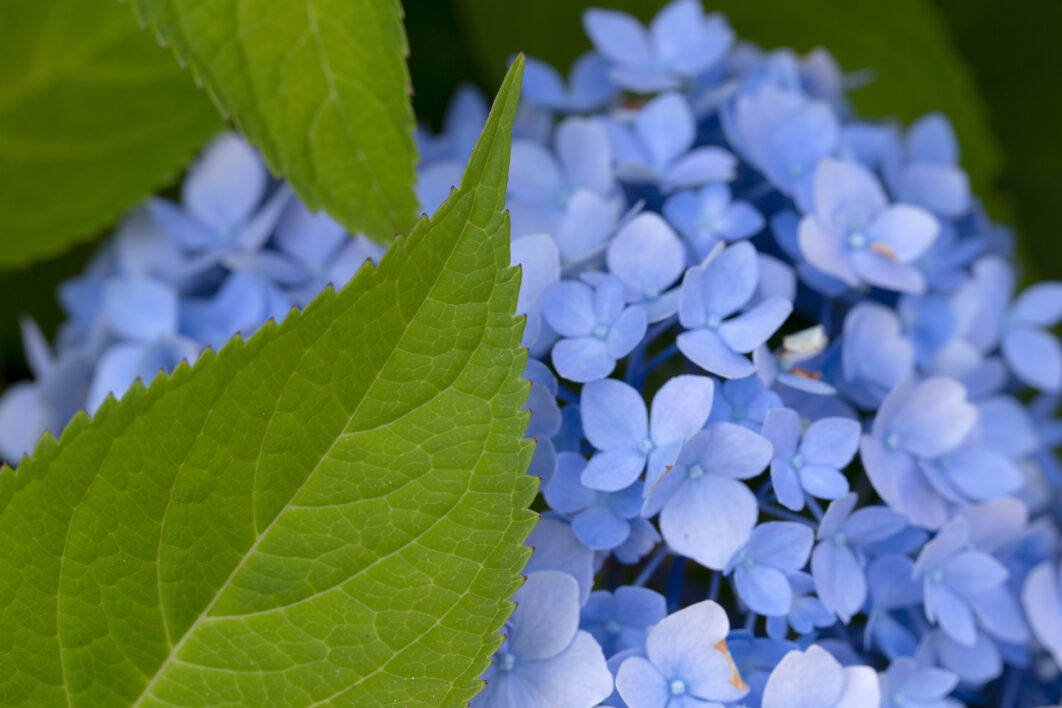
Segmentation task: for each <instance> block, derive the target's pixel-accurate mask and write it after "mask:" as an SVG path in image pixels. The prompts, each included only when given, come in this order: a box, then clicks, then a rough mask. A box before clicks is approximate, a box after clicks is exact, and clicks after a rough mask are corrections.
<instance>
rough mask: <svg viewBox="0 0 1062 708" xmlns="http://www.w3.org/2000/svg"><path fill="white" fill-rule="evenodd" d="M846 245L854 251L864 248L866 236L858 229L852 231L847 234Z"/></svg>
mask: <svg viewBox="0 0 1062 708" xmlns="http://www.w3.org/2000/svg"><path fill="white" fill-rule="evenodd" d="M848 247H849V248H851V249H852V250H854V251H859V250H861V249H864V248H866V247H867V237H866V236H865V235H864V234H863V233H862V232H860V231H853V232H852V233H850V234H848Z"/></svg>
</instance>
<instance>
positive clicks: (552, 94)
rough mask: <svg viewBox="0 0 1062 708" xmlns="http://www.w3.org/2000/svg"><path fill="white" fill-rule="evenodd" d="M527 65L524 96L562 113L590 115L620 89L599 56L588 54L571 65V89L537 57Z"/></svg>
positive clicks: (529, 58)
mask: <svg viewBox="0 0 1062 708" xmlns="http://www.w3.org/2000/svg"><path fill="white" fill-rule="evenodd" d="M524 61H525V63H524V80H523V83H522V84H521V90H522V91H523V95H524V96H525V97H526V98H527V99H528V100H530V101H531V102H532V103H537V104H538V105H540V106H542V107H543V108H548V109H550V110H553V111H560V112H562V113H587V112H590V111H594V110H597V109H599V108H601V107H603V106H605V105H606V104H608V103H610V102H611V101H612V100H613V99H614V98H615V97H616V95H617V94H618V93H619V89H618V87H617V86H616V84H615V83H613V81H612V79H611V78H610V77H609V75H608V70H609V65H608V61H607V60H606V59H605V58H604V57H603V56H601V55H600V54H598V53H597V52H585V53H583V54H582V55H580V56H579V58H578V59H576V60H575V62H574V63H573V64H572V67H571V70H570V71H569V72H568V85H567V86H565V85H564V80H563V79H562V78H561V75H560V73H559V72H558V71H557V70H556V69H554V68H553V67H552V66H550V65H549V64H547V63H545V62H543V61H539V60H538V59H535V58H534V57H527V58H526V59H525V60H524Z"/></svg>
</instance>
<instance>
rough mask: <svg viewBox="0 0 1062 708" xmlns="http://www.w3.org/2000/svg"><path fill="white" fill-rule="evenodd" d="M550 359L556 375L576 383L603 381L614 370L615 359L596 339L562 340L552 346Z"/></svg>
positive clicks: (600, 341)
mask: <svg viewBox="0 0 1062 708" xmlns="http://www.w3.org/2000/svg"><path fill="white" fill-rule="evenodd" d="M551 359H552V360H553V366H554V367H556V369H557V373H558V374H560V375H561V376H563V377H564V378H566V379H568V380H569V381H575V382H578V383H586V382H587V381H597V380H599V379H603V378H605V377H606V376H608V375H609V374H611V373H612V370H613V369H615V368H616V359H615V357H613V356H611V355H610V354H609V351H608V346H607V345H606V344H605V340H603V339H599V338H598V337H575V338H572V339H562V340H560V341H559V342H557V343H556V344H554V345H553V354H552V356H551Z"/></svg>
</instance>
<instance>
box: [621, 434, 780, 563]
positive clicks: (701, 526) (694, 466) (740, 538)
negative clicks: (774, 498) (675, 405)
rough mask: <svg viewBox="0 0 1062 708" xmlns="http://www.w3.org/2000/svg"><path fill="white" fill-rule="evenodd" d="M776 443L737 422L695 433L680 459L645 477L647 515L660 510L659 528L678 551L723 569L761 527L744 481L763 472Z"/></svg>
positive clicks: (751, 495)
mask: <svg viewBox="0 0 1062 708" xmlns="http://www.w3.org/2000/svg"><path fill="white" fill-rule="evenodd" d="M770 459H771V444H770V443H769V442H768V441H767V440H766V439H765V438H763V437H762V436H760V435H757V434H756V433H754V432H752V431H750V430H748V429H746V428H743V427H741V426H740V425H734V424H733V423H712V424H710V425H709V426H708V427H707V428H706V429H704V430H701V431H699V432H697V433H695V434H694V435H693V437H691V438H690V439H689V440H688V441H687V442H686V444H685V445H683V447H682V451H681V452H680V453H679V456H678V459H676V460H675V463H674V464H673V465H672V466H671V467H670V468H668V469H666V470H665V471H663V472H662V473H661V476H659V477H656V478H654V477H652V476H650V477H648V478H647V479H646V481H645V492H644V494H645V496H646V500H645V507H644V508H643V509H642V514H643V515H644V516H647V517H650V516H653V515H655V514H656V513H658V512H659V513H660V532H661V533H662V534H663V536H664V540H665V541H667V544H668V545H669V546H670V547H671V548H672V549H673V550H674V551H675V552H676V553H679V554H681V555H683V556H686V557H688V558H692V559H694V560H695V561H697V562H698V563H700V564H701V565H703V566H705V567H706V568H712V569H714V570H722V569H723V568H724V567H725V566H726V562H727V561H728V560H730V558H731V556H733V555H734V552H735V551H737V550H738V549H739V548H741V547H742V546H743V545H745V543H746V542H747V541H748V540H749V534H750V533H751V531H752V528H753V527H754V526H755V525H756V518H757V516H758V509H757V506H756V497H755V496H754V495H753V493H752V491H751V490H750V489H749V488H748V486H747V485H746V484H745V483H744V482H743V481H742V480H745V479H748V478H750V477H755V476H756V475H758V474H760V473H761V472H763V470H764V469H765V468H766V467H767V463H768V461H769V460H770Z"/></svg>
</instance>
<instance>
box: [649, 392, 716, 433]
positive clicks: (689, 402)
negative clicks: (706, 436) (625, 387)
mask: <svg viewBox="0 0 1062 708" xmlns="http://www.w3.org/2000/svg"><path fill="white" fill-rule="evenodd" d="M714 394H715V384H714V383H713V381H712V380H711V379H710V378H708V377H707V376H691V375H688V374H685V375H681V376H675V377H674V378H672V379H671V380H669V381H668V382H667V383H665V384H664V385H663V386H661V387H660V390H659V391H657V392H656V395H654V396H653V403H652V406H651V408H650V414H649V424H650V427H649V437H650V438H651V439H652V441H653V443H654V444H655V445H657V446H662V445H668V444H671V443H675V442H683V441H685V440H686V438H688V437H689V436H691V435H693V434H694V433H695V432H697V431H698V430H700V429H701V427H702V426H704V423H705V421H707V420H708V414H709V413H710V412H711V410H712V399H713V397H714Z"/></svg>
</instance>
